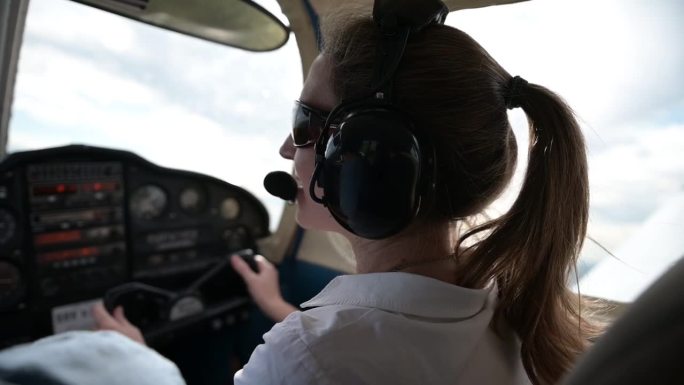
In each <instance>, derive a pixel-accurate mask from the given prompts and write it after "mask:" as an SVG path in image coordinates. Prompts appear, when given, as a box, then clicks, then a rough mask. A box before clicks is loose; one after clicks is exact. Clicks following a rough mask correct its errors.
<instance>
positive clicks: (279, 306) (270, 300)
mask: <svg viewBox="0 0 684 385" xmlns="http://www.w3.org/2000/svg"><path fill="white" fill-rule="evenodd" d="M254 260H255V261H256V264H257V270H258V271H259V272H258V273H255V272H254V271H253V270H252V269H251V268H250V267H249V265H248V264H247V262H245V261H244V260H242V258H241V257H240V256H238V255H233V256H232V257H231V258H230V263H231V265H233V269H235V271H237V272H238V274H240V276H242V279H243V280H244V281H245V283H246V284H247V290H248V291H249V294H250V295H251V296H252V299H253V300H254V302H256V304H257V305H258V306H259V308H260V309H261V311H263V312H264V313H266V315H267V316H268V317H270V318H271V319H272V320H274V321H275V322H280V321H282V320H284V319H285V317H287V316H288V315H289V314H290V313H292V312H294V311H297V308H296V307H294V306H292V305H290V304H289V303H287V302H285V300H284V299H283V296H282V295H281V293H280V285H279V284H278V270H276V268H275V266H273V265H272V264H271V263H270V262H268V261H267V260H266V258H264V257H262V256H261V255H257V256H256V257H254Z"/></svg>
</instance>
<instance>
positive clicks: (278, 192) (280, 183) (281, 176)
mask: <svg viewBox="0 0 684 385" xmlns="http://www.w3.org/2000/svg"><path fill="white" fill-rule="evenodd" d="M264 187H265V188H266V191H268V193H269V194H271V195H274V196H277V197H278V198H281V199H284V200H286V201H290V202H293V201H294V200H295V197H296V196H297V182H296V181H295V180H294V178H292V176H291V175H290V174H288V173H286V172H284V171H273V172H269V173H268V175H266V178H264Z"/></svg>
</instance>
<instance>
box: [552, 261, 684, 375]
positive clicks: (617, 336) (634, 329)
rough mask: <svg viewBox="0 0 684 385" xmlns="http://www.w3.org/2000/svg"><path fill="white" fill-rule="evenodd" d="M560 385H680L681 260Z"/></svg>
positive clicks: (683, 332)
mask: <svg viewBox="0 0 684 385" xmlns="http://www.w3.org/2000/svg"><path fill="white" fill-rule="evenodd" d="M562 384H563V385H618V384H619V385H631V384H635V385H636V384H639V385H642V384H658V385H670V384H672V385H675V384H678V385H681V384H684V258H682V259H680V260H679V261H678V262H677V263H676V264H675V265H674V266H673V267H671V268H670V269H669V270H668V271H667V272H666V273H665V274H664V275H663V276H662V277H660V278H659V279H658V280H657V281H656V282H655V283H654V284H653V285H651V286H650V287H649V288H648V289H647V290H646V291H645V292H644V293H643V294H642V295H641V296H640V297H639V298H637V300H636V301H635V302H634V303H633V304H632V305H631V306H630V307H629V309H628V310H627V311H626V312H625V314H624V315H623V316H621V317H620V318H619V319H618V320H617V321H616V322H615V323H614V324H613V326H612V327H611V328H610V329H609V330H608V331H607V332H606V333H605V334H604V335H603V336H602V337H601V338H600V339H599V340H598V341H597V342H596V344H595V345H594V346H593V347H592V348H591V349H590V350H589V351H588V352H587V354H585V355H584V356H583V357H582V358H581V359H580V361H579V362H578V364H577V366H576V367H575V369H574V370H573V371H572V372H571V373H570V374H569V375H568V377H567V378H566V379H565V380H564V381H563V382H562Z"/></svg>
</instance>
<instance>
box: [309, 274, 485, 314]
mask: <svg viewBox="0 0 684 385" xmlns="http://www.w3.org/2000/svg"><path fill="white" fill-rule="evenodd" d="M493 287H494V285H490V286H489V287H487V288H485V289H468V288H464V287H460V286H456V285H452V284H449V283H446V282H442V281H440V280H437V279H434V278H430V277H425V276H422V275H416V274H408V273H402V272H389V273H370V274H355V275H342V276H338V277H336V278H335V279H333V280H332V281H330V283H329V284H328V285H327V286H326V287H325V288H324V289H323V290H322V291H321V292H320V293H318V295H316V296H315V297H314V298H312V299H310V300H309V301H307V302H304V303H303V304H302V305H301V306H302V307H303V308H309V307H318V306H327V305H353V306H361V307H370V308H377V309H382V310H386V311H391V312H396V313H403V314H410V315H415V316H421V317H434V318H470V317H472V316H474V315H476V314H478V313H479V312H480V311H481V310H482V309H484V308H485V307H486V306H487V304H488V302H491V303H492V304H491V305H490V306H493V302H494V301H495V298H494V297H493V296H490V294H492V293H493V292H495V291H496V290H492V288H493ZM490 297H491V298H490ZM488 299H489V301H488Z"/></svg>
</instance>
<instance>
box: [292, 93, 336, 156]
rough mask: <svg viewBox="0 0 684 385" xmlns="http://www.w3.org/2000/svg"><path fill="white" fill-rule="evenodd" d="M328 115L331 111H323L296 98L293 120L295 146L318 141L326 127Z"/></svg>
mask: <svg viewBox="0 0 684 385" xmlns="http://www.w3.org/2000/svg"><path fill="white" fill-rule="evenodd" d="M328 115H330V112H329V111H321V110H319V109H316V108H313V107H310V106H307V105H306V104H304V103H302V102H300V101H299V100H296V101H295V107H294V113H293V119H294V121H293V122H292V142H293V144H294V146H295V147H306V146H310V145H312V144H314V143H316V140H318V137H319V136H320V135H321V132H322V131H323V128H324V127H325V121H326V120H327V119H328Z"/></svg>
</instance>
